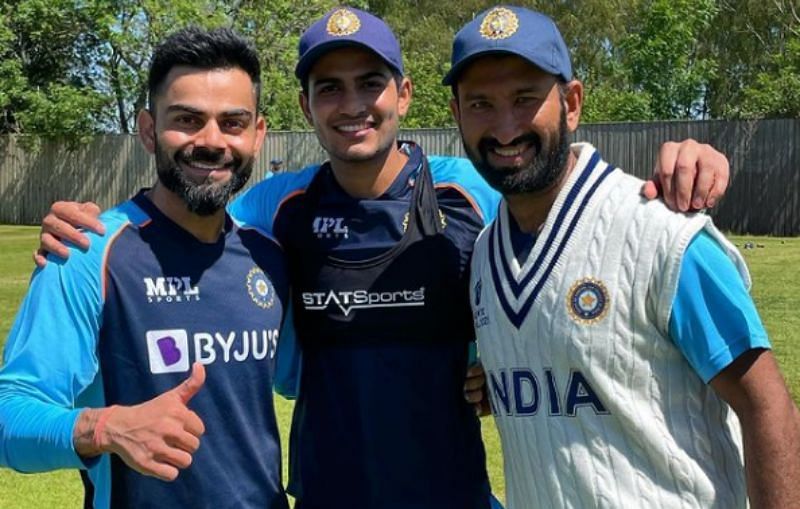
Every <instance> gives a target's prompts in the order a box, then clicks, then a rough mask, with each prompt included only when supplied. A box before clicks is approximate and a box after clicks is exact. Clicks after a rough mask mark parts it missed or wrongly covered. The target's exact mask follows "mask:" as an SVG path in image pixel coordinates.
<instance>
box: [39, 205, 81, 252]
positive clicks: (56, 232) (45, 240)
mask: <svg viewBox="0 0 800 509" xmlns="http://www.w3.org/2000/svg"><path fill="white" fill-rule="evenodd" d="M65 241H66V242H71V243H72V244H75V245H76V246H78V247H80V248H81V249H88V248H89V238H88V237H87V236H86V235H84V234H83V233H81V232H80V231H79V230H77V229H76V228H75V227H74V226H72V225H71V224H69V223H67V222H65V221H62V220H61V219H59V218H58V217H56V216H55V215H53V214H47V215H46V216H45V217H44V219H42V234H41V236H40V242H41V244H40V246H39V247H40V249H43V250H45V251H47V252H49V253H53V254H55V255H58V256H60V257H61V258H66V257H67V256H69V250H68V248H67V246H66V245H64V242H65Z"/></svg>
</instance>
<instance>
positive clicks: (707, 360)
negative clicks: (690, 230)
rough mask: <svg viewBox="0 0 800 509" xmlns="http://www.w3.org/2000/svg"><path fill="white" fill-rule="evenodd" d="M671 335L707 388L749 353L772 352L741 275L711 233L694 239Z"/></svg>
mask: <svg viewBox="0 0 800 509" xmlns="http://www.w3.org/2000/svg"><path fill="white" fill-rule="evenodd" d="M669 333H670V336H671V337H672V340H673V341H674V342H675V344H676V345H677V346H678V348H679V349H680V350H681V352H683V355H684V356H685V357H686V359H687V360H688V361H689V364H691V366H692V367H693V368H694V370H695V371H696V372H697V374H698V375H699V376H700V378H701V379H702V380H703V381H704V382H705V383H708V382H709V381H710V380H711V379H712V378H714V377H715V376H716V375H718V374H719V373H720V372H721V371H722V370H723V369H725V368H726V367H727V366H728V365H729V364H730V363H731V362H733V361H734V360H735V359H736V358H737V357H739V356H740V355H741V354H743V353H744V352H746V351H748V350H751V349H753V348H770V343H769V339H768V337H767V333H766V331H765V330H764V325H763V324H762V323H761V319H760V317H759V316H758V311H756V307H755V304H754V303H753V299H752V298H751V297H750V294H749V293H748V291H747V289H746V288H745V284H744V282H743V281H742V278H741V276H740V275H739V272H738V271H737V270H736V267H735V265H734V264H733V262H732V261H731V259H730V258H729V257H728V256H727V255H726V254H725V252H724V251H723V250H722V247H721V246H720V245H719V244H718V243H717V241H716V240H714V239H713V238H712V237H711V235H709V234H708V233H706V232H705V231H702V232H700V233H699V234H698V235H697V236H695V238H694V239H692V241H691V242H690V243H689V246H688V247H687V249H686V253H685V254H684V257H683V261H682V262H681V271H680V277H679V279H678V289H677V292H676V294H675V299H674V301H673V304H672V314H671V316H670V320H669Z"/></svg>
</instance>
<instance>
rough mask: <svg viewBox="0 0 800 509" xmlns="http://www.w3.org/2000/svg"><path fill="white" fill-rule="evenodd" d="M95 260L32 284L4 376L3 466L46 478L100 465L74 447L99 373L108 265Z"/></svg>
mask: <svg viewBox="0 0 800 509" xmlns="http://www.w3.org/2000/svg"><path fill="white" fill-rule="evenodd" d="M92 242H96V243H98V244H103V242H102V241H101V240H100V239H98V238H94V239H92ZM93 258H94V256H93V255H92V253H91V252H90V253H81V252H79V251H76V250H73V252H72V253H71V255H70V261H69V263H67V262H66V261H64V260H61V259H58V258H55V257H51V258H50V259H49V261H48V263H47V265H46V266H45V267H44V269H38V270H37V271H36V272H34V274H33V277H32V278H31V282H30V287H29V289H28V293H27V295H26V296H25V299H24V301H23V302H22V305H21V307H20V309H19V312H18V313H17V316H16V319H15V321H14V324H13V326H12V329H11V332H10V333H9V337H8V339H7V341H6V346H5V351H4V354H3V361H4V365H3V367H2V368H1V369H0V466H7V467H11V468H13V469H15V470H18V471H21V472H42V471H46V470H54V469H58V468H86V467H87V466H89V465H90V464H91V463H93V462H94V460H92V461H89V462H84V461H82V460H81V458H80V457H79V456H78V455H77V454H76V452H75V450H74V448H73V443H72V432H73V428H74V426H75V422H76V420H77V418H78V415H79V414H80V412H81V409H80V408H76V407H78V406H79V404H80V400H81V399H82V395H83V393H84V391H85V390H86V389H87V387H89V386H90V385H91V384H92V383H93V381H94V379H95V376H96V374H97V372H98V363H97V357H96V344H97V336H98V331H99V329H100V322H101V310H102V294H101V288H100V262H101V261H100V260H95V259H93Z"/></svg>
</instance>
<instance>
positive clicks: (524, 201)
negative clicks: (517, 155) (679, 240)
mask: <svg viewBox="0 0 800 509" xmlns="http://www.w3.org/2000/svg"><path fill="white" fill-rule="evenodd" d="M576 162H577V159H576V158H575V155H574V154H573V153H572V151H570V153H569V158H568V159H567V167H566V169H565V170H564V172H563V173H562V174H561V176H560V177H559V178H558V180H556V181H555V182H554V183H553V184H552V185H551V186H550V187H548V188H547V189H543V190H542V191H536V192H533V193H520V194H510V195H507V196H504V198H505V200H506V203H507V204H508V211H509V213H511V215H512V216H513V217H514V220H515V221H516V222H517V225H519V229H520V230H521V231H522V232H524V233H532V234H534V233H538V232H539V230H540V229H541V227H542V225H543V224H544V222H545V221H546V220H547V215H548V214H549V213H550V209H551V208H553V203H555V201H556V198H557V197H558V193H559V192H561V189H562V188H563V187H564V184H566V182H567V178H569V175H570V174H571V173H572V170H574V169H575V163H576Z"/></svg>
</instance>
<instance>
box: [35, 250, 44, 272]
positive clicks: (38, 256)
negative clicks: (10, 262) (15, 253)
mask: <svg viewBox="0 0 800 509" xmlns="http://www.w3.org/2000/svg"><path fill="white" fill-rule="evenodd" d="M33 263H35V264H36V266H37V267H39V268H41V267H44V266H45V265H47V252H45V251H42V250H41V249H40V250H37V251H34V252H33Z"/></svg>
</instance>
